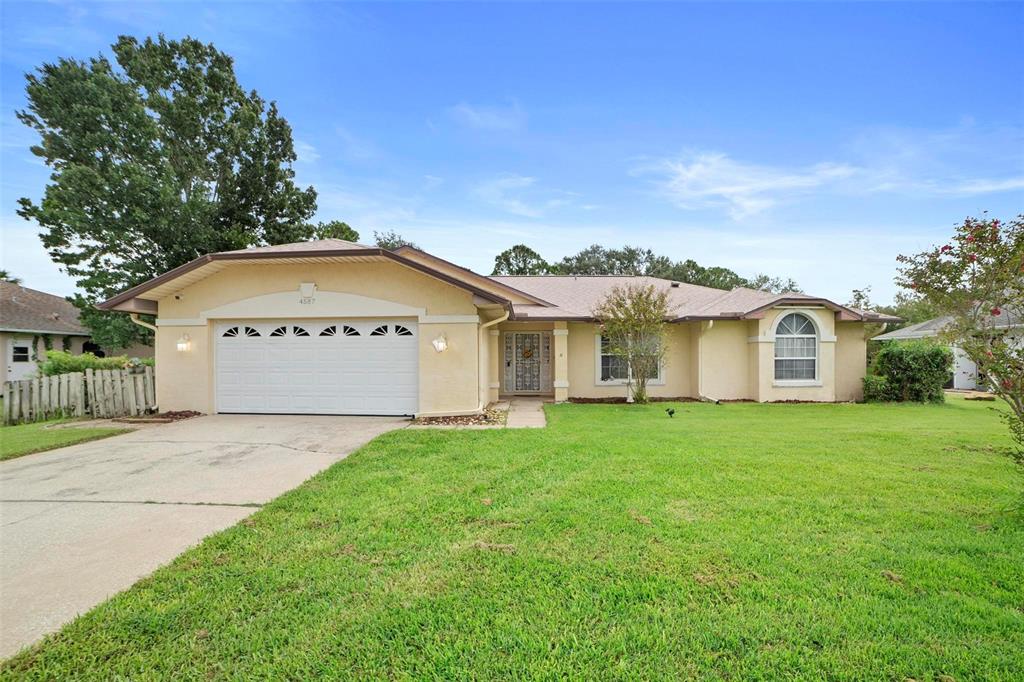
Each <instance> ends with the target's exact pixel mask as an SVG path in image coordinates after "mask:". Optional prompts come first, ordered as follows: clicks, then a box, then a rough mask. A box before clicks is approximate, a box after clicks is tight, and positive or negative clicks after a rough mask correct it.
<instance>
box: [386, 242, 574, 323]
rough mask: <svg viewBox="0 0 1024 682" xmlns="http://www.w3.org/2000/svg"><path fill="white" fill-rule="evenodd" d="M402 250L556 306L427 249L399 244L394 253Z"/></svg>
mask: <svg viewBox="0 0 1024 682" xmlns="http://www.w3.org/2000/svg"><path fill="white" fill-rule="evenodd" d="M402 251H415V252H416V253H422V254H423V255H424V256H426V257H427V258H432V259H434V260H439V261H441V262H442V263H446V264H448V265H450V266H452V267H453V268H455V269H457V270H461V271H462V272H465V273H467V274H470V275H473V276H474V277H479V278H481V279H486V280H487V281H488V282H490V283H492V284H493V285H494V286H497V287H501V288H502V289H508V290H509V291H514V292H515V293H517V294H519V295H520V296H522V297H523V298H528V299H530V300H531V301H533V302H535V303H538V304H540V305H543V306H547V307H549V308H554V307H556V306H555V304H554V303H552V302H551V301H545V300H544V299H543V298H538V297H536V296H534V295H533V294H528V293H526V292H525V291H523V290H521V289H516V288H515V287H510V286H509V285H507V284H505V283H504V282H498V281H496V280H493V279H491V278H490V277H488V276H487V275H481V274H480V273H478V272H473V271H472V270H470V269H469V268H464V267H462V266H461V265H458V264H456V263H453V262H451V261H450V260H445V259H444V258H441V257H440V256H435V255H434V254H432V253H427V252H426V251H424V250H422V249H417V248H416V247H414V246H409V245H405V246H399V247H398V248H397V249H395V250H394V252H393V253H397V254H398V255H401V254H402Z"/></svg>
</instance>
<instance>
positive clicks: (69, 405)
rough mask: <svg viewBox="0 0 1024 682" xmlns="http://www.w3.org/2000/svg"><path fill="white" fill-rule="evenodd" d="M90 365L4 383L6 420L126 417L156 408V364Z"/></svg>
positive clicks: (11, 421)
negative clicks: (140, 367)
mask: <svg viewBox="0 0 1024 682" xmlns="http://www.w3.org/2000/svg"><path fill="white" fill-rule="evenodd" d="M144 369H145V371H144V372H143V373H140V374H135V373H132V372H130V371H128V370H123V369H97V370H93V369H87V370H85V372H84V373H83V372H72V373H70V374H58V375H56V376H50V377H41V378H39V379H24V380H22V381H8V382H5V383H4V424H18V423H21V422H36V421H42V420H44V419H50V418H52V417H58V416H64V417H84V416H85V415H91V416H92V417H95V418H103V419H105V418H108V417H126V416H132V415H140V414H145V413H146V412H149V411H151V410H154V409H156V388H155V385H154V382H153V368H152V367H146V368H144Z"/></svg>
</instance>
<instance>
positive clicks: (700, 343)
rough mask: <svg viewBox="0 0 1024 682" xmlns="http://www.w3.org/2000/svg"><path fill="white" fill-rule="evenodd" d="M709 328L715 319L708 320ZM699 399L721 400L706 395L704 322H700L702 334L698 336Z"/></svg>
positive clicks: (705, 400)
mask: <svg viewBox="0 0 1024 682" xmlns="http://www.w3.org/2000/svg"><path fill="white" fill-rule="evenodd" d="M707 323H708V326H707V328H708V329H711V328H712V327H714V326H715V321H714V320H707ZM697 400H699V401H700V402H702V403H714V404H715V405H718V404H719V402H718V401H717V400H715V399H714V398H709V397H707V396H706V395H704V323H703V322H701V323H700V334H699V335H698V336H697Z"/></svg>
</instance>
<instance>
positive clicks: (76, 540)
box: [0, 415, 409, 658]
mask: <svg viewBox="0 0 1024 682" xmlns="http://www.w3.org/2000/svg"><path fill="white" fill-rule="evenodd" d="M408 423H409V422H408V421H407V420H404V419H399V418H391V417H328V416H285V415H260V416H255V415H217V416H209V417H198V418H195V419H189V420H186V421H181V422H176V423H174V424H166V425H160V426H151V427H147V428H144V429H140V430H138V431H135V432H132V433H128V434H125V435H122V436H115V437H113V438H108V439H106V440H100V441H95V442H92V443H82V444H80V445H72V446H70V447H66V448H60V449H58V450H51V451H49V452H41V453H38V454H34V455H26V456H24V457H19V458H17V459H12V460H9V461H6V462H0V658H6V657H7V656H10V655H12V654H14V653H16V652H17V651H18V650H19V649H21V648H22V647H24V646H26V645H28V644H31V643H33V642H34V641H36V640H37V639H39V638H40V637H42V636H43V635H45V634H46V633H49V632H53V631H55V630H57V629H59V628H60V626H61V625H63V624H64V623H66V622H68V621H69V620H71V619H72V618H74V617H75V616H76V615H78V614H80V613H83V612H85V611H87V610H89V609H90V608H92V607H93V606H95V605H96V604H98V603H100V602H101V601H103V600H104V599H106V598H108V597H110V596H111V595H113V594H115V593H116V592H119V591H121V590H123V589H125V588H127V587H129V586H130V585H132V583H134V582H135V581H136V580H138V579H139V578H142V577H143V576H146V575H148V574H149V573H151V572H152V571H153V570H154V569H156V568H158V567H159V566H161V565H163V564H165V563H167V562H169V561H170V560H171V559H173V558H174V557H176V556H177V555H178V554H180V553H181V552H183V551H184V550H185V549H187V548H188V547H190V546H192V545H194V544H196V543H198V542H199V541H200V540H202V539H203V538H204V537H206V536H207V535H209V534H211V533H214V532H216V531H219V530H222V529H224V528H227V527H229V526H231V525H233V524H235V523H237V522H238V521H240V520H241V519H243V518H244V517H246V516H248V515H249V514H252V513H253V512H254V511H256V509H257V508H259V507H260V506H261V505H262V504H264V503H265V502H268V501H270V500H272V499H273V498H275V497H277V496H278V495H280V494H281V493H283V492H285V491H287V490H290V489H292V488H294V487H295V486H297V485H299V484H300V483H302V482H303V481H305V480H306V479H307V478H309V477H310V476H312V475H313V474H315V473H317V472H319V471H321V470H322V469H325V468H327V467H328V466H330V465H331V464H333V463H335V462H337V461H338V460H340V459H343V458H344V457H345V456H346V455H348V454H349V453H350V452H352V451H353V450H355V449H356V448H358V447H360V446H361V445H363V444H364V443H366V442H367V441H368V440H370V439H371V438H374V437H375V436H378V435H380V434H381V433H384V432H386V431H390V430H392V429H397V428H402V427H404V426H406V425H408Z"/></svg>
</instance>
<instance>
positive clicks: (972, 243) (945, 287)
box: [897, 215, 1024, 464]
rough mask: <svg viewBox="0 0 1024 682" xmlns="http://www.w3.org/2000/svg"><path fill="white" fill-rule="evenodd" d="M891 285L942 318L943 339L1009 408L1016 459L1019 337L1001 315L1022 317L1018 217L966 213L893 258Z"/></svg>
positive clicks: (1023, 356)
mask: <svg viewBox="0 0 1024 682" xmlns="http://www.w3.org/2000/svg"><path fill="white" fill-rule="evenodd" d="M898 260H899V262H900V264H901V266H900V274H899V276H898V277H897V283H898V284H900V285H901V286H903V287H906V288H908V289H911V290H912V291H914V292H915V294H916V296H917V297H918V298H920V299H922V300H923V301H925V302H927V303H928V304H931V305H933V306H934V307H935V309H936V310H938V311H939V313H940V314H942V315H946V316H948V317H949V322H948V324H947V325H946V326H945V328H944V330H943V337H944V339H945V340H946V341H947V342H948V343H950V344H952V345H954V346H957V347H959V348H960V349H961V350H963V352H964V354H966V355H967V357H968V358H970V359H971V360H972V361H974V363H975V364H976V365H977V366H978V373H979V375H984V376H985V377H986V379H987V380H988V383H989V386H990V388H991V390H992V391H993V393H995V394H996V395H997V396H998V397H999V398H1001V399H1002V400H1003V401H1004V402H1006V404H1007V405H1009V407H1010V412H1009V413H1007V414H1006V419H1007V422H1008V424H1009V426H1010V431H1011V433H1012V434H1013V438H1014V440H1015V441H1016V442H1017V445H1018V449H1017V452H1016V454H1015V457H1016V459H1017V460H1018V462H1020V463H1022V464H1024V335H1022V330H1021V329H1020V327H1016V328H1015V327H1014V326H1012V325H1010V324H1007V316H1012V317H1014V318H1015V319H1016V320H1017V322H1018V323H1019V322H1020V319H1021V317H1022V316H1024V215H1019V216H1017V217H1016V218H1015V219H1013V220H1011V221H1009V222H1008V223H1002V222H1000V221H999V220H998V219H995V218H989V217H988V216H987V215H983V217H981V218H980V219H979V218H967V219H966V220H964V222H963V223H962V224H960V225H957V226H956V229H955V232H954V234H953V237H952V238H951V239H950V240H949V241H948V242H947V243H946V244H943V245H941V246H936V247H934V248H932V249H930V250H928V251H925V252H923V253H919V254H916V255H913V256H900V257H899V258H898Z"/></svg>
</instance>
